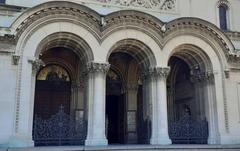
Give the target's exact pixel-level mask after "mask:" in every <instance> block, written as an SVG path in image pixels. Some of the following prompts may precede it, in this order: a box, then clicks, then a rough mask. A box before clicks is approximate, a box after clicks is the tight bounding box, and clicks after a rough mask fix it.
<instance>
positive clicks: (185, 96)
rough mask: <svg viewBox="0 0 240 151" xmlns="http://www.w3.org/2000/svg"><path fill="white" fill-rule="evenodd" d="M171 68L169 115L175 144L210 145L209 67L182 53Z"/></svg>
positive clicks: (175, 55)
mask: <svg viewBox="0 0 240 151" xmlns="http://www.w3.org/2000/svg"><path fill="white" fill-rule="evenodd" d="M169 65H170V66H171V72H170V75H169V77H168V109H169V110H168V111H169V113H168V114H169V135H170V138H171V139H172V143H173V144H207V141H208V135H209V132H208V121H207V117H206V106H205V105H206V103H207V102H208V98H207V97H204V96H206V93H205V91H206V90H205V88H206V87H205V85H207V83H205V82H206V81H208V80H204V78H205V77H206V75H207V73H208V72H206V67H205V66H204V64H203V61H202V60H200V57H199V56H198V55H197V54H195V53H193V52H181V51H180V52H177V53H175V54H174V55H173V56H172V57H171V58H170V62H169Z"/></svg>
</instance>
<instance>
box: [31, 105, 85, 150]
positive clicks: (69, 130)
mask: <svg viewBox="0 0 240 151" xmlns="http://www.w3.org/2000/svg"><path fill="white" fill-rule="evenodd" d="M85 123H86V122H84V120H83V119H81V120H74V119H73V118H71V116H70V115H68V114H66V113H65V112H64V110H63V106H61V107H60V108H59V111H58V112H57V113H56V114H55V115H52V116H51V117H50V118H49V119H46V120H45V119H42V118H41V117H39V116H38V115H36V116H35V119H34V127H33V140H34V143H35V146H63V145H64V146H65V145H82V144H83V143H84V140H85V137H86V124H85Z"/></svg>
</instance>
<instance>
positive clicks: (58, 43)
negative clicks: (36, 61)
mask: <svg viewBox="0 0 240 151" xmlns="http://www.w3.org/2000/svg"><path fill="white" fill-rule="evenodd" d="M54 47H65V48H68V49H70V50H72V51H73V52H74V53H76V55H77V56H78V57H79V60H80V62H82V63H83V64H86V63H88V62H90V61H92V60H94V57H93V52H92V50H91V48H90V46H89V45H88V43H87V42H86V41H85V40H84V39H82V38H81V37H79V36H77V35H75V34H73V33H66V32H58V33H53V34H51V35H49V36H47V37H46V38H44V39H43V40H42V41H41V42H40V43H39V45H38V47H37V51H36V53H35V57H38V56H39V55H41V54H42V53H44V52H45V51H47V50H49V49H51V48H54Z"/></svg>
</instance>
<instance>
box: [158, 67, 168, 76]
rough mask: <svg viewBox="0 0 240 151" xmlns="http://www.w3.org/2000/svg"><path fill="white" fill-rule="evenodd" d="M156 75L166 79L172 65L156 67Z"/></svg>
mask: <svg viewBox="0 0 240 151" xmlns="http://www.w3.org/2000/svg"><path fill="white" fill-rule="evenodd" d="M155 70H156V71H155V76H156V77H158V78H161V79H166V78H167V77H168V74H169V72H170V67H158V68H156V69H155Z"/></svg>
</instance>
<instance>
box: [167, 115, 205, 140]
mask: <svg viewBox="0 0 240 151" xmlns="http://www.w3.org/2000/svg"><path fill="white" fill-rule="evenodd" d="M169 135H170V138H171V140H172V143H173V144H207V139H208V135H209V133H208V123H207V121H206V120H195V119H193V118H192V117H191V115H189V114H186V115H184V116H183V117H182V118H181V119H180V120H179V121H177V122H172V123H170V124H169Z"/></svg>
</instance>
